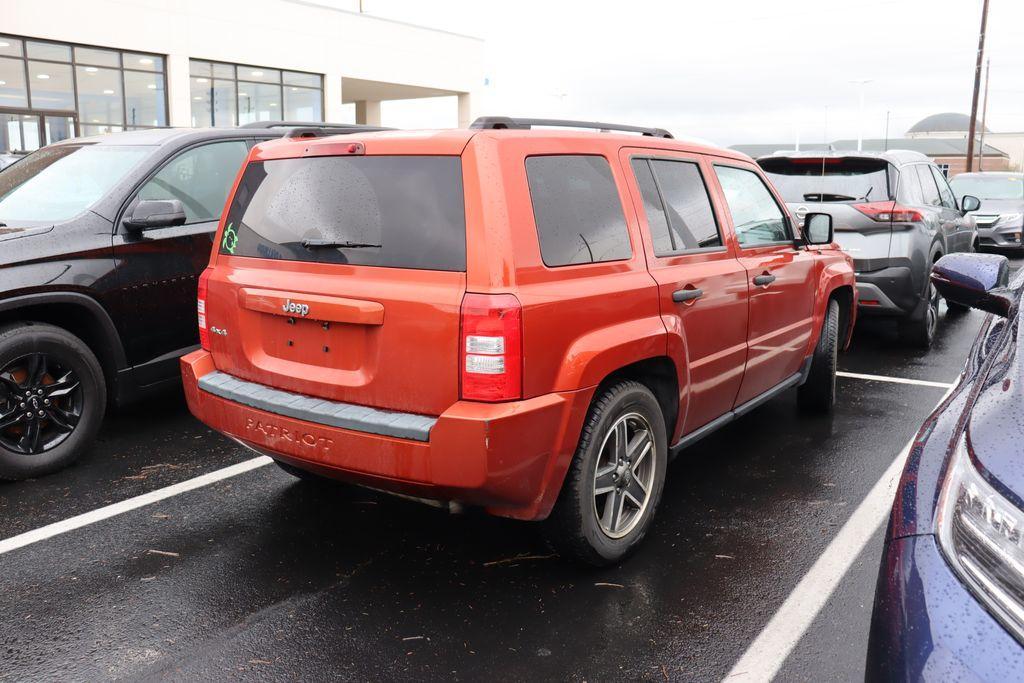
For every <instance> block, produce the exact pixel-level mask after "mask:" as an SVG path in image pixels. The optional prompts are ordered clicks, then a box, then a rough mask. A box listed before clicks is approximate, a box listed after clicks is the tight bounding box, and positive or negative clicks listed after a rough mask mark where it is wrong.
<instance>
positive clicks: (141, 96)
mask: <svg viewBox="0 0 1024 683" xmlns="http://www.w3.org/2000/svg"><path fill="white" fill-rule="evenodd" d="M126 59H127V56H126ZM124 102H125V114H126V116H127V121H126V123H127V124H128V125H129V126H166V125H167V91H166V90H165V89H164V76H163V74H147V73H139V72H136V71H125V72H124Z"/></svg>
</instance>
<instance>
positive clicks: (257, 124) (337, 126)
mask: <svg viewBox="0 0 1024 683" xmlns="http://www.w3.org/2000/svg"><path fill="white" fill-rule="evenodd" d="M239 128H259V129H263V130H266V129H269V128H301V129H304V130H311V131H312V130H331V131H336V132H338V133H342V132H346V133H347V132H352V133H356V132H361V133H372V132H375V131H380V130H394V128H384V127H382V126H364V125H361V124H358V123H324V122H322V121H253V122H252V123H245V124H242V125H241V126H239ZM289 137H293V136H292V135H291V134H289ZM306 137H309V136H306Z"/></svg>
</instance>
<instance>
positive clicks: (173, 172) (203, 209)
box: [139, 140, 249, 224]
mask: <svg viewBox="0 0 1024 683" xmlns="http://www.w3.org/2000/svg"><path fill="white" fill-rule="evenodd" d="M248 153H249V148H248V146H247V145H246V144H245V142H244V141H242V140H228V141H225V142H214V143H211V144H209V145H202V146H200V147H193V148H192V149H188V150H185V151H184V152H182V153H181V154H179V155H178V156H176V157H175V158H174V159H172V160H171V161H170V163H168V164H167V165H166V166H164V167H163V168H161V169H160V171H159V172H158V173H157V174H156V175H155V176H153V177H152V178H150V180H149V182H147V183H146V184H145V185H143V186H142V189H141V190H139V199H178V200H181V204H182V206H184V207H185V216H186V220H185V223H186V224H189V223H203V222H206V221H215V220H218V219H219V218H220V212H221V211H222V210H223V209H224V202H225V201H226V200H227V198H228V192H230V191H231V183H233V182H234V180H235V177H236V176H237V175H238V169H239V168H241V167H242V162H244V161H245V157H246V155H247V154H248Z"/></svg>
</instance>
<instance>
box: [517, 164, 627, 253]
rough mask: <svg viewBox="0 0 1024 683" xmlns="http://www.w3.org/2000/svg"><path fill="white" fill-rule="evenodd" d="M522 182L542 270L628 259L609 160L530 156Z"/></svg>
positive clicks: (622, 221) (619, 205)
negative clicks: (525, 186) (530, 207)
mask: <svg viewBox="0 0 1024 683" xmlns="http://www.w3.org/2000/svg"><path fill="white" fill-rule="evenodd" d="M526 177H527V181H528V183H529V186H530V199H531V201H532V202H533V215H534V219H535V221H536V224H537V235H538V237H539V238H540V252H541V257H542V258H543V259H544V263H545V264H546V265H548V266H564V265H569V264H574V263H596V262H599V261H617V260H620V259H628V258H629V257H630V256H631V255H632V249H631V247H630V244H629V232H628V230H627V228H626V218H625V215H624V214H623V212H622V202H621V200H620V199H619V191H618V188H617V187H616V186H615V178H614V177H613V176H612V171H611V167H610V166H609V165H608V160H607V159H605V158H604V157H600V156H583V155H579V156H576V155H556V156H544V157H529V158H527V159H526Z"/></svg>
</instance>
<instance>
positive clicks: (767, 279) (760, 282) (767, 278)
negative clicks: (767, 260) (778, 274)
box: [754, 273, 775, 287]
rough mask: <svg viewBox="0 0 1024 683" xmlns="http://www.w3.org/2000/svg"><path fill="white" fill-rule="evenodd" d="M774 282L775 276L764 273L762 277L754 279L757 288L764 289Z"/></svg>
mask: <svg viewBox="0 0 1024 683" xmlns="http://www.w3.org/2000/svg"><path fill="white" fill-rule="evenodd" d="M773 282H775V276H774V275H770V274H768V273H765V274H764V275H758V276H756V277H755V278H754V284H755V285H757V286H758V287H764V286H765V285H770V284H771V283H773Z"/></svg>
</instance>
